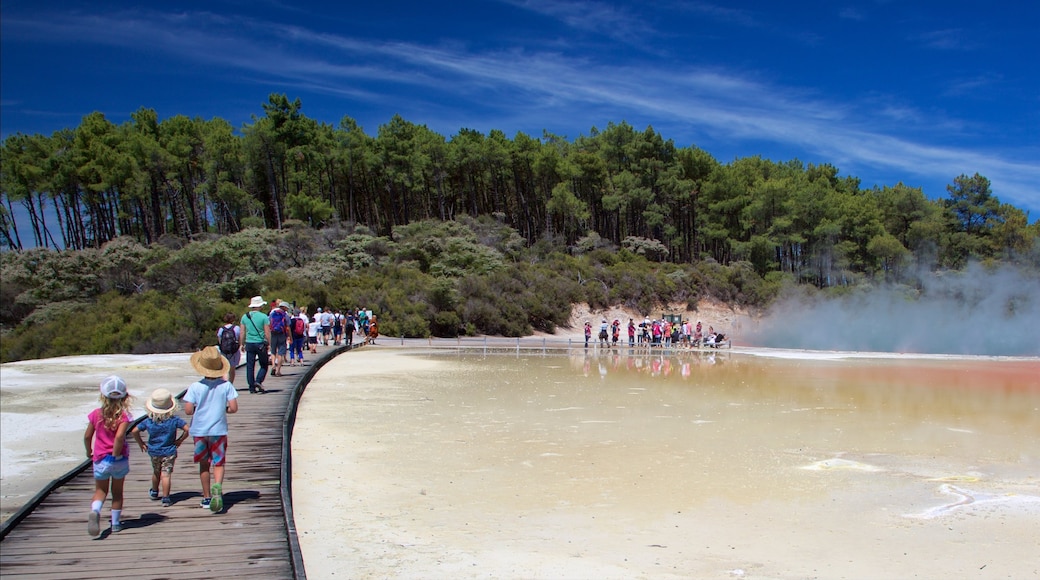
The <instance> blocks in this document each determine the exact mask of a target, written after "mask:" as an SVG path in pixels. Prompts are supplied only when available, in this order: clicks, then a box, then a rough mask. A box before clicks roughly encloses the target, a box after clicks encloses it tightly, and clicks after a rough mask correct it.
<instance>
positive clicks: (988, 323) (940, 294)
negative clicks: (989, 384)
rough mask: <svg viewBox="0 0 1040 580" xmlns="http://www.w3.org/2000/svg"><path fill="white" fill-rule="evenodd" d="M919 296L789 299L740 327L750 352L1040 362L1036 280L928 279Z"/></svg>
mask: <svg viewBox="0 0 1040 580" xmlns="http://www.w3.org/2000/svg"><path fill="white" fill-rule="evenodd" d="M919 284H920V290H918V289H916V288H913V289H912V288H909V287H905V286H903V287H894V286H892V287H884V288H875V289H873V290H870V291H866V292H860V293H856V294H853V295H850V296H846V297H842V298H826V299H821V298H815V299H805V298H788V299H785V300H781V301H780V302H778V303H777V304H776V305H775V306H774V307H773V308H771V309H770V311H769V312H768V313H767V314H766V316H764V317H763V318H762V319H761V320H759V321H756V322H745V323H744V324H743V327H744V328H743V332H744V334H745V336H743V337H742V338H743V341H742V342H745V343H747V344H751V345H755V346H767V347H774V348H799V349H813V350H842V351H868V352H899V353H924V354H965V355H990V356H1040V278H1038V277H1037V275H1036V274H1035V273H1033V274H1031V275H1030V274H1026V273H1023V272H1020V271H1018V270H1015V269H1012V268H1010V267H1003V268H1000V269H998V270H988V269H986V268H983V267H982V266H980V265H971V266H969V267H968V268H967V269H966V270H965V271H964V272H944V273H941V274H927V275H924V276H922V278H921V279H920V280H919Z"/></svg>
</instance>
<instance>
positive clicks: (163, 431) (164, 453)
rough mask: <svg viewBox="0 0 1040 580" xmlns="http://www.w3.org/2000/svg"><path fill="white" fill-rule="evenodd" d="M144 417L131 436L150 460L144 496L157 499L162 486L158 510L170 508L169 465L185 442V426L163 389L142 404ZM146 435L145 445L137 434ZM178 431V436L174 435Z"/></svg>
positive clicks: (171, 470)
mask: <svg viewBox="0 0 1040 580" xmlns="http://www.w3.org/2000/svg"><path fill="white" fill-rule="evenodd" d="M144 407H145V409H146V410H147V411H148V416H147V417H145V418H144V419H142V420H141V422H140V423H138V424H137V427H134V430H133V431H131V433H132V434H133V436H134V439H136V440H137V445H138V447H140V448H141V451H147V452H148V456H149V457H150V458H151V460H152V487H150V488H149V489H148V496H149V497H150V498H152V499H153V500H157V499H159V490H160V484H161V485H162V506H163V507H170V506H171V505H173V501H171V500H170V487H171V486H172V480H173V464H174V462H175V461H176V460H177V448H178V447H180V445H181V443H183V442H184V440H185V439H187V438H188V423H187V422H186V421H185V420H184V419H181V418H180V417H178V416H177V415H176V413H177V401H176V400H175V399H174V398H173V395H171V394H170V391H168V390H166V389H155V390H154V391H152V396H151V398H150V399H148V401H146V402H145V404H144ZM142 431H147V432H148V445H147V446H146V445H145V443H144V441H143V440H142V439H141V432H142ZM178 431H180V436H179V437H178V436H177V432H178Z"/></svg>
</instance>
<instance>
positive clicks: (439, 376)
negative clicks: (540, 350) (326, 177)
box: [293, 348, 1040, 578]
mask: <svg viewBox="0 0 1040 580" xmlns="http://www.w3.org/2000/svg"><path fill="white" fill-rule="evenodd" d="M771 354H773V355H775V356H769V357H762V356H752V355H748V354H741V353H737V352H731V351H720V352H719V353H713V354H699V353H689V352H687V353H681V354H655V355H653V356H647V355H645V354H637V353H635V352H633V353H631V354H630V352H629V351H628V350H627V349H622V350H620V351H617V352H606V353H604V352H598V353H596V352H593V353H590V354H588V355H585V354H583V353H580V354H578V355H571V356H563V355H555V356H554V355H546V356H541V355H537V354H536V355H520V356H516V355H513V356H510V355H498V356H488V357H484V356H462V355H457V354H452V355H435V354H428V355H423V356H416V355H409V354H405V353H403V352H394V351H391V350H379V349H378V348H366V349H362V350H361V351H360V352H357V353H351V355H350V356H343V357H339V358H337V359H335V360H333V361H332V362H331V363H329V364H328V365H327V366H326V367H324V368H323V369H322V371H321V372H320V373H318V375H317V377H316V378H315V380H314V381H313V382H312V383H311V385H310V386H309V387H308V389H307V391H306V393H305V395H304V398H303V400H302V402H301V406H300V412H299V418H298V422H297V427H296V432H295V434H294V437H293V456H294V473H293V481H294V490H293V491H294V497H295V498H296V499H295V504H296V523H297V527H298V528H299V530H300V537H301V544H302V546H303V553H304V558H305V563H306V566H307V571H308V573H313V574H316V575H317V576H319V577H328V574H329V573H332V572H335V571H337V570H339V571H350V573H349V576H351V577H355V578H358V577H361V578H363V577H427V578H429V577H441V578H457V577H473V578H476V577H509V578H513V577H524V578H531V577H538V578H587V577H598V578H632V577H644V578H672V577H675V578H679V577H687V578H688V577H698V578H701V577H706V578H712V577H717V578H736V577H748V578H753V577H766V578H803V577H828V578H860V577H875V578H876V577H882V578H885V577H888V578H901V577H907V576H915V575H916V576H918V577H951V576H953V577H962V576H964V575H966V574H969V573H970V574H971V575H972V576H973V577H983V578H987V577H1024V576H1028V577H1032V576H1035V575H1038V574H1040V361H1036V360H1035V359H1019V360H1012V359H991V358H953V357H930V358H929V357H919V358H907V357H899V356H892V357H884V356H875V357H855V356H851V355H842V354H834V353H832V354H819V355H812V354H807V353H797V352H785V351H772V353H771Z"/></svg>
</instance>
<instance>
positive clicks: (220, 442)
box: [193, 435, 227, 465]
mask: <svg viewBox="0 0 1040 580" xmlns="http://www.w3.org/2000/svg"><path fill="white" fill-rule="evenodd" d="M193 440H194V441H195V463H202V462H203V461H206V460H209V462H210V465H224V454H225V453H227V435H213V436H209V437H194V438H193Z"/></svg>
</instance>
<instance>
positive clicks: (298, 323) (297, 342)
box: [289, 308, 307, 366]
mask: <svg viewBox="0 0 1040 580" xmlns="http://www.w3.org/2000/svg"><path fill="white" fill-rule="evenodd" d="M289 336H290V337H291V338H290V340H291V342H290V344H289V366H295V365H296V363H300V364H301V365H302V364H303V344H304V342H306V341H307V315H306V314H304V313H303V311H302V310H300V309H299V308H297V309H296V310H295V311H293V317H292V318H290V319H289Z"/></svg>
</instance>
